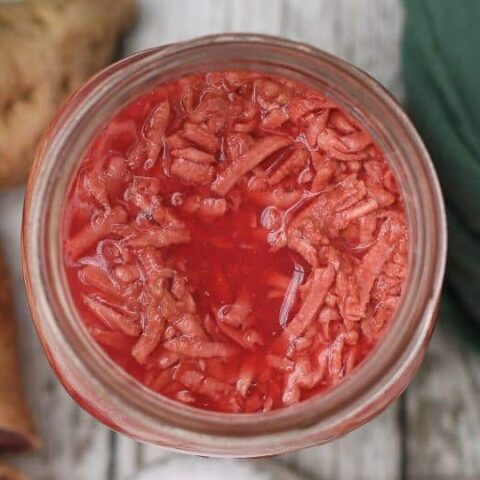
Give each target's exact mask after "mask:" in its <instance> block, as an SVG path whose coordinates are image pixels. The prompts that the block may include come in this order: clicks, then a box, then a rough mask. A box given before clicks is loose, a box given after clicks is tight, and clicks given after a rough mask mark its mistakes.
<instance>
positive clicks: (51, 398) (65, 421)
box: [0, 189, 109, 480]
mask: <svg viewBox="0 0 480 480" xmlns="http://www.w3.org/2000/svg"><path fill="white" fill-rule="evenodd" d="M22 206H23V190H22V189H17V190H12V191H9V192H2V193H1V194H0V218H1V219H2V221H1V222H0V237H1V240H2V244H4V246H5V251H6V253H7V260H8V261H9V266H10V270H11V272H12V275H13V284H14V286H15V306H16V312H17V317H18V320H19V322H18V323H19V324H18V328H19V334H20V335H19V339H20V349H21V356H22V367H23V374H24V380H25V387H26V394H27V398H28V400H29V404H30V406H31V407H32V410H33V414H34V419H35V421H36V424H37V426H38V429H39V433H40V436H41V438H42V441H43V448H42V449H41V451H39V452H38V453H30V454H25V455H21V456H12V460H11V463H13V464H16V465H18V466H19V467H21V468H22V469H23V470H25V471H26V472H28V473H29V474H31V475H32V476H33V478H35V479H39V480H65V478H69V479H72V480H84V479H87V478H99V479H101V478H105V475H106V471H107V465H108V460H109V442H108V430H107V429H106V428H104V427H103V426H101V425H100V424H99V423H98V422H97V421H96V420H94V419H93V418H92V417H90V416H89V415H87V414H86V413H85V412H84V411H83V410H81V409H80V407H78V406H77V405H76V403H75V402H74V401H73V400H72V399H71V398H70V397H69V396H68V395H67V393H66V392H65V390H64V389H63V388H62V387H61V386H60V384H59V383H58V381H57V380H56V378H55V377H54V374H53V372H52V371H51V369H50V366H49V365H48V364H47V361H46V358H45V356H44V354H43V351H41V348H40V345H39V342H38V340H37V337H36V334H35V332H34V329H33V324H32V322H31V319H30V314H29V312H28V308H27V303H26V298H25V291H24V287H23V281H22V277H21V270H20V251H19V248H20V219H21V213H22Z"/></svg>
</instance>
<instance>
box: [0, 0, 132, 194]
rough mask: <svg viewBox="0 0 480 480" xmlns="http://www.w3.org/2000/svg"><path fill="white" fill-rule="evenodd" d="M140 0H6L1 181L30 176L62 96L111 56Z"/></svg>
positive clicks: (1, 39) (1, 37)
mask: <svg viewBox="0 0 480 480" xmlns="http://www.w3.org/2000/svg"><path fill="white" fill-rule="evenodd" d="M134 7H135V4H134V0H25V1H24V2H19V3H0V187H4V186H9V185H14V184H17V183H19V182H21V181H23V180H24V179H25V178H26V175H27V173H28V169H29V167H30V164H31V162H32V160H33V155H34V151H35V147H36V145H37V142H38V140H39V137H40V136H41V134H42V132H43V131H44V129H45V127H46V125H47V124H48V122H49V120H51V118H52V117H53V116H54V114H55V112H56V110H57V109H58V107H59V105H60V104H61V102H62V101H63V100H64V99H65V98H66V97H67V96H68V95H69V94H71V93H72V92H73V91H75V90H76V89H77V88H78V87H79V86H80V85H81V84H82V83H83V82H84V81H85V80H86V79H87V78H89V77H90V76H91V75H92V74H93V73H95V72H96V71H98V70H99V69H101V68H102V67H103V66H104V65H106V64H108V63H109V62H110V61H111V60H112V58H113V56H114V54H115V49H116V47H117V45H118V40H119V38H120V35H121V34H122V33H123V32H124V31H125V30H126V29H127V28H128V27H129V26H130V25H131V23H132V21H133V18H134Z"/></svg>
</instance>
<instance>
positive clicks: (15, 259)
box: [0, 0, 480, 480]
mask: <svg viewBox="0 0 480 480" xmlns="http://www.w3.org/2000/svg"><path fill="white" fill-rule="evenodd" d="M452 1H455V0H452ZM140 3H141V7H142V15H141V18H140V22H139V25H138V27H137V29H136V30H135V31H134V32H133V33H132V34H131V36H130V37H129V38H128V39H127V42H126V45H125V47H126V50H127V52H133V51H136V50H139V49H143V48H147V47H149V46H153V45H158V44H161V43H166V42H172V41H176V40H181V39H186V38H189V37H193V36H198V35H202V34H206V33H213V32H221V31H254V32H263V33H269V34H274V35H283V36H287V37H290V38H293V39H299V40H302V41H305V42H309V43H312V44H314V45H316V46H318V47H320V48H323V49H325V50H328V51H330V52H333V53H335V54H337V55H340V56H342V57H344V58H345V59H347V60H349V61H351V62H353V63H355V64H356V65H358V66H360V67H361V68H363V69H365V70H367V71H368V72H369V73H371V74H372V75H373V76H375V77H376V78H377V79H379V80H380V81H381V82H382V83H383V84H384V85H385V86H386V87H387V88H389V89H390V90H391V91H392V92H393V93H394V94H395V95H396V96H397V97H399V98H400V99H401V98H402V85H401V79H400V70H399V39H400V34H401V25H402V18H403V15H402V9H401V6H400V1H399V0H283V1H282V0H175V1H171V0H144V1H141V2H140ZM22 195H23V192H22V191H21V190H17V191H11V192H7V193H2V194H0V218H1V219H2V221H1V222H0V227H1V228H0V234H1V237H2V238H1V239H2V240H4V241H5V243H6V249H7V251H8V252H9V260H10V264H11V269H12V271H13V272H14V275H15V279H16V282H17V288H16V299H15V300H16V307H17V311H18V314H19V317H20V323H21V324H20V331H21V349H22V363H23V368H24V373H25V384H26V388H27V393H28V399H29V402H30V405H31V407H32V409H33V412H34V416H35V419H36V421H37V424H38V427H39V430H40V433H41V436H42V438H43V442H44V447H43V449H42V450H41V451H39V452H36V453H31V454H25V455H22V456H11V457H8V458H7V459H6V460H8V461H9V462H11V463H14V464H16V465H19V466H21V467H22V468H23V469H24V470H26V471H27V472H28V473H30V474H31V475H32V478H33V479H35V480H37V479H38V480H66V479H69V480H91V479H94V480H127V479H128V478H129V476H130V475H131V474H132V473H134V472H135V471H137V470H138V469H139V468H141V467H142V466H143V465H145V464H148V463H149V462H152V461H156V460H158V459H164V458H166V457H167V456H169V455H172V454H170V453H166V452H164V451H162V450H160V449H157V448H153V447H149V446H144V445H140V444H138V443H135V442H133V441H131V440H129V439H127V438H125V437H122V436H120V435H117V434H115V433H113V432H111V431H109V430H108V429H107V428H106V427H104V426H102V425H101V424H100V423H98V422H97V421H95V420H94V419H92V418H91V417H89V416H88V415H87V414H86V413H84V412H83V411H81V410H80V409H79V408H78V407H77V406H76V404H75V403H74V402H73V401H72V400H71V399H70V398H69V397H68V396H67V394H66V393H65V392H64V390H63V389H62V387H61V386H60V385H59V383H58V382H57V381H56V379H55V377H54V376H53V374H52V372H51V371H50V368H49V366H48V365H47V363H46V360H45V357H44V355H43V353H42V352H41V350H40V347H39V344H38V341H37V339H36V337H35V334H34V332H33V328H32V325H31V323H30V317H29V314H28V310H27V307H26V303H25V295H24V291H23V285H22V282H21V274H20V262H19V228H20V216H21V208H22ZM479 398H480V358H479V357H476V356H475V354H474V353H472V352H469V351H467V350H466V348H465V347H463V346H461V345H459V344H458V343H457V342H456V341H455V340H454V339H453V338H452V337H451V335H450V334H449V333H448V332H447V331H445V330H443V329H442V328H438V329H437V331H436V333H435V336H434V339H433V342H432V344H431V348H430V351H429V353H428V357H427V360H426V361H425V363H424V365H423V366H422V368H421V371H420V373H419V374H418V376H417V378H416V380H415V381H414V383H413V385H411V386H410V388H409V389H408V390H407V392H406V394H404V395H403V397H402V398H401V399H400V400H399V401H398V402H397V403H396V404H394V405H393V406H391V407H390V408H389V409H388V410H387V411H386V412H385V413H384V414H383V415H381V416H380V417H379V418H377V419H376V420H374V421H373V422H371V423H370V424H368V425H367V426H365V427H363V428H362V429H360V430H358V431H356V432H354V433H352V434H350V435H348V436H347V437H345V438H343V439H341V440H339V441H336V442H333V443H331V444H329V445H326V446H322V447H316V448H312V449H309V450H305V451H302V452H298V453H295V454H289V455H286V456H283V457H277V458H276V459H275V461H278V462H285V463H287V464H289V465H291V466H293V467H294V468H295V469H298V470H299V471H301V472H303V473H305V474H306V478H309V479H318V480H376V479H380V480H402V479H411V480H420V479H422V480H423V479H424V480H439V479H442V480H446V479H448V480H460V479H480V400H479ZM211 461H215V460H211ZM159 480H162V479H159ZM193 480H195V479H194V478H193Z"/></svg>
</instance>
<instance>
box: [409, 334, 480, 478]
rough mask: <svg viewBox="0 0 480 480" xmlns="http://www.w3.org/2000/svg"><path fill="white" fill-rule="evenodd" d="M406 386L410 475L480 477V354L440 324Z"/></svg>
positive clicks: (413, 476)
mask: <svg viewBox="0 0 480 480" xmlns="http://www.w3.org/2000/svg"><path fill="white" fill-rule="evenodd" d="M408 392H409V394H408V402H407V405H408V409H407V418H408V430H409V436H408V465H407V467H408V473H409V477H408V478H412V480H420V479H427V478H428V479H430V478H434V477H435V476H438V477H441V478H442V479H443V478H449V479H452V480H453V479H457V478H463V476H464V477H465V478H479V476H480V359H479V358H478V356H474V354H473V353H471V352H464V347H463V346H461V345H459V344H458V342H457V340H456V339H455V338H454V337H453V336H452V334H451V333H450V332H448V331H446V330H445V329H443V328H438V329H437V331H436V332H435V335H434V338H433V340H432V343H431V345H430V349H429V352H428V355H427V358H426V359H425V362H424V363H423V365H422V367H421V369H420V371H419V373H418V375H417V377H416V379H415V381H414V383H413V384H412V386H411V388H410V389H409V391H408Z"/></svg>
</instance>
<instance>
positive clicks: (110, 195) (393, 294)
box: [63, 71, 408, 413]
mask: <svg viewBox="0 0 480 480" xmlns="http://www.w3.org/2000/svg"><path fill="white" fill-rule="evenodd" d="M63 224H64V233H63V234H64V243H63V244H64V260H65V268H66V272H67V277H68V282H69V285H70V290H71V294H72V297H73V299H74V302H75V304H76V306H77V308H78V310H79V312H80V315H81V317H82V319H83V321H84V322H85V324H86V325H87V327H88V329H89V331H90V332H91V335H92V337H93V338H94V339H95V341H97V342H98V343H99V344H100V345H101V346H102V348H103V349H104V350H105V351H106V352H107V354H108V355H109V356H110V357H111V358H112V359H113V360H114V361H115V362H116V363H117V364H118V365H120V366H121V367H122V368H123V369H125V370H126V371H127V372H129V373H130V374H131V375H133V376H134V377H135V378H136V379H137V380H139V381H140V382H141V383H143V384H145V385H146V386H148V387H149V388H151V389H153V390H155V391H156V392H158V393H160V394H162V395H165V396H167V397H169V398H171V399H174V400H176V401H179V402H182V403H184V404H188V405H191V406H194V407H198V408H203V409H207V410H215V411H222V412H233V413H241V412H262V411H268V410H271V409H276V408H281V407H284V406H288V405H292V404H295V403H297V402H299V401H302V400H305V399H307V398H309V397H311V396H312V395H317V394H321V392H323V391H325V390H326V389H328V388H330V387H332V386H333V385H335V384H337V383H338V382H339V381H341V380H342V379H343V378H344V377H345V376H346V375H349V374H350V373H351V372H352V371H353V370H354V368H355V367H356V366H357V365H358V364H359V363H360V362H361V361H362V360H363V359H364V358H365V357H366V355H368V354H369V352H371V351H372V349H373V348H374V347H375V345H376V344H377V343H378V342H379V341H380V340H381V337H382V335H383V334H384V332H385V330H386V328H387V327H388V325H389V323H390V322H391V321H392V317H393V315H394V313H395V310H396V308H397V306H398V304H399V301H400V298H401V294H402V289H403V283H404V278H405V276H406V271H407V260H408V235H407V228H406V220H405V212H404V207H403V204H402V200H401V197H400V194H399V191H398V188H397V185H396V182H395V179H394V176H393V174H392V172H391V170H390V169H389V167H388V165H387V163H386V161H385V159H384V156H383V154H382V152H381V151H380V150H379V149H378V148H377V146H376V145H375V144H374V142H373V140H372V138H371V137H370V135H369V134H368V133H367V132H366V131H365V130H364V129H363V128H362V126H361V125H358V123H357V122H356V121H355V120H353V119H352V118H350V116H349V115H348V114H346V113H345V112H344V111H342V109H341V108H340V107H339V106H338V105H336V104H335V103H333V102H332V101H331V100H330V99H328V98H327V97H325V96H323V95H322V94H321V93H319V92H316V91H313V90H311V89H309V88H307V87H306V86H303V85H301V84H298V83H294V82H291V81H289V80H286V79H283V78H278V77H271V76H267V75H264V74H258V73H250V72H236V71H231V72H230V71H229V72H211V73H206V74H198V75H193V76H189V77H185V78H181V79H179V80H178V81H175V82H171V83H168V84H164V85H160V86H158V88H156V89H154V90H153V91H151V92H150V93H148V94H146V95H144V96H142V97H139V98H137V99H135V100H134V101H132V102H131V103H130V104H129V105H128V106H127V107H126V108H124V109H123V110H122V111H121V112H120V113H118V114H117V115H116V116H115V117H114V118H112V119H111V120H110V121H109V122H108V123H107V124H106V125H105V126H104V128H103V129H102V131H101V132H99V134H98V136H97V137H96V138H95V140H94V142H93V143H92V145H91V146H90V147H89V149H88V151H87V153H86V155H85V157H84V159H83V160H82V163H81V165H80V167H79V170H78V172H77V174H76V176H75V178H74V181H73V184H72V187H71V190H70V192H69V195H68V199H67V205H66V210H65V218H64V222H63Z"/></svg>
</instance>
